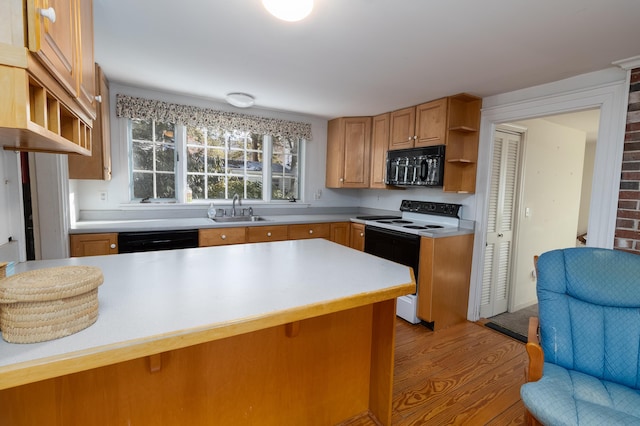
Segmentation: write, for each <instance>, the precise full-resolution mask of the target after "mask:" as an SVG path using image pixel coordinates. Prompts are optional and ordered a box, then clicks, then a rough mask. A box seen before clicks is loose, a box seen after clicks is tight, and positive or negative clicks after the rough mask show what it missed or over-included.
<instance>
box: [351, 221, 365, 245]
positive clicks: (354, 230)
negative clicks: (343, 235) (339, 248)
mask: <svg viewBox="0 0 640 426" xmlns="http://www.w3.org/2000/svg"><path fill="white" fill-rule="evenodd" d="M350 245H351V248H353V249H356V250H360V251H364V225H363V224H361V223H352V224H351V241H350Z"/></svg>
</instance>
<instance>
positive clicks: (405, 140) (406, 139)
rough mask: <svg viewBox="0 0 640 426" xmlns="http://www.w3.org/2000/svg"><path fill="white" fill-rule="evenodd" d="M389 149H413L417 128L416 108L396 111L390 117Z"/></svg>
mask: <svg viewBox="0 0 640 426" xmlns="http://www.w3.org/2000/svg"><path fill="white" fill-rule="evenodd" d="M390 120H391V122H390V139H389V149H405V148H413V144H414V139H415V127H416V108H415V107H409V108H404V109H400V110H398V111H394V112H392V113H391V117H390Z"/></svg>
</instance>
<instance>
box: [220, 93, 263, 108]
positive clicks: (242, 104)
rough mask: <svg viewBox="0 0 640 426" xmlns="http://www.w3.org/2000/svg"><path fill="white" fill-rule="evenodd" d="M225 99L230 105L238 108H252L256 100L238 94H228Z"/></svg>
mask: <svg viewBox="0 0 640 426" xmlns="http://www.w3.org/2000/svg"><path fill="white" fill-rule="evenodd" d="M225 99H226V101H227V102H229V103H230V104H231V105H233V106H234V107H238V108H249V107H250V106H253V104H254V102H255V100H256V99H255V98H254V97H253V96H251V95H249V94H247V93H240V92H233V93H228V94H227V97H226V98H225Z"/></svg>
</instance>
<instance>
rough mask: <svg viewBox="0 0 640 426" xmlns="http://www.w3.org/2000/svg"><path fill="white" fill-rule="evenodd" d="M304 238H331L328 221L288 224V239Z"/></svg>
mask: <svg viewBox="0 0 640 426" xmlns="http://www.w3.org/2000/svg"><path fill="white" fill-rule="evenodd" d="M305 238H326V239H330V238H331V224H330V223H305V224H301V225H289V239H290V240H302V239H305Z"/></svg>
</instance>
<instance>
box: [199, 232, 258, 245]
mask: <svg viewBox="0 0 640 426" xmlns="http://www.w3.org/2000/svg"><path fill="white" fill-rule="evenodd" d="M246 241H247V228H217V229H211V228H210V229H201V230H200V231H198V246H200V247H209V246H224V245H228V244H242V243H245V242H246Z"/></svg>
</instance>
